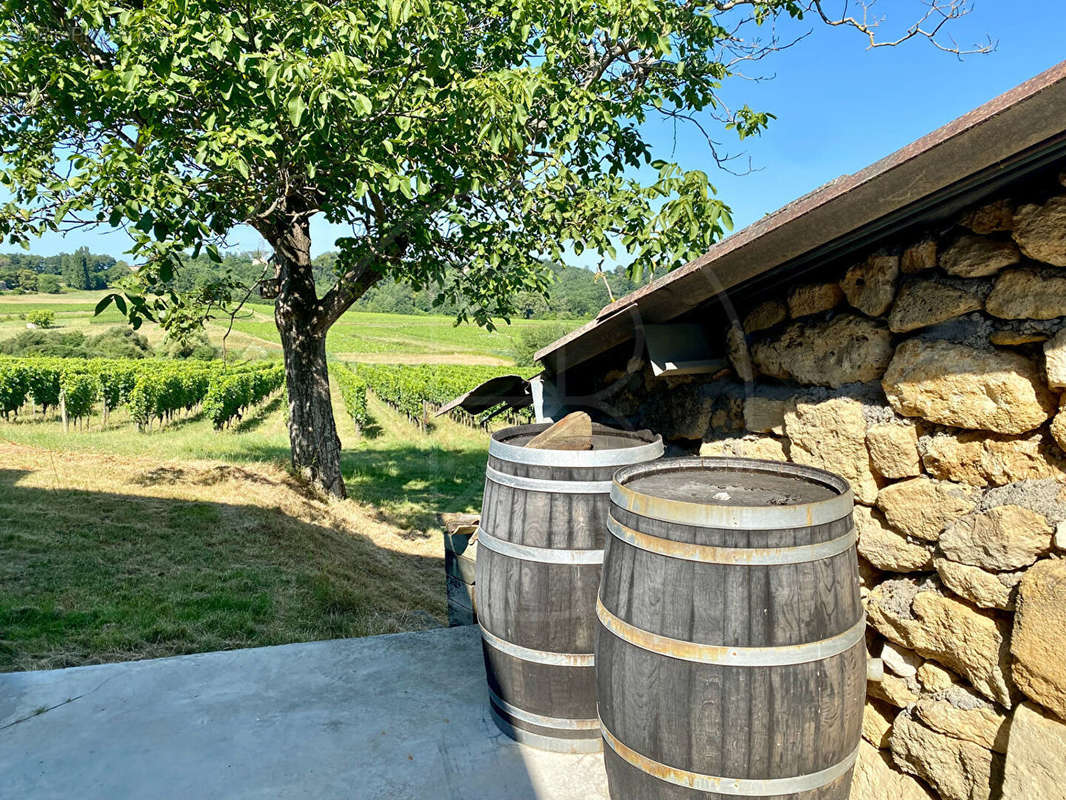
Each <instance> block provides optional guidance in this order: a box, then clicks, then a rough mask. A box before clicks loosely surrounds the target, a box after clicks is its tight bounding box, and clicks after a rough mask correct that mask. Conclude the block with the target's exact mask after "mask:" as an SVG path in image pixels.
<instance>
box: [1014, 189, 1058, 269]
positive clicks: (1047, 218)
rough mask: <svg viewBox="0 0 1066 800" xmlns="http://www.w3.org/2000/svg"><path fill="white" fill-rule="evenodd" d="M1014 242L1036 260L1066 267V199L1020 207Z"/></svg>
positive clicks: (1015, 216)
mask: <svg viewBox="0 0 1066 800" xmlns="http://www.w3.org/2000/svg"><path fill="white" fill-rule="evenodd" d="M1014 241H1016V242H1017V243H1018V246H1019V247H1021V249H1022V252H1023V253H1025V254H1026V255H1027V256H1029V258H1031V259H1033V260H1034V261H1043V262H1044V263H1045V264H1053V265H1054V266H1056V267H1066V197H1052V198H1051V199H1050V200H1048V201H1047V202H1046V203H1044V205H1042V206H1038V205H1024V206H1022V207H1021V208H1019V209H1018V211H1017V212H1016V213H1015V215H1014Z"/></svg>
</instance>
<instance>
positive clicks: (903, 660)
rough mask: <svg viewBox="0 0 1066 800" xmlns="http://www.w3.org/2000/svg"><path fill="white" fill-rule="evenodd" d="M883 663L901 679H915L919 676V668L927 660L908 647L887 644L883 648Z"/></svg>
mask: <svg viewBox="0 0 1066 800" xmlns="http://www.w3.org/2000/svg"><path fill="white" fill-rule="evenodd" d="M881 661H882V663H884V665H885V667H887V668H888V669H889V670H891V671H892V673H893V674H895V675H899V677H901V678H913V677H915V676H916V675H917V674H918V667H920V666H921V665H922V664H923V663H924V662H925V659H924V658H922V657H921V656H920V655H918V654H917V653H915V652H914V651H913V650H908V649H907V648H906V647H900V646H899V645H898V644H893V643H892V642H885V643H884V644H883V645H882V646H881Z"/></svg>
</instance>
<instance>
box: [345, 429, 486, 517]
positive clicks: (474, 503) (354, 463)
mask: <svg viewBox="0 0 1066 800" xmlns="http://www.w3.org/2000/svg"><path fill="white" fill-rule="evenodd" d="M485 460H486V454H485V453H483V452H480V451H464V450H450V449H446V448H443V447H428V448H425V447H414V446H409V447H396V448H390V449H388V450H354V451H353V450H347V451H345V452H344V453H343V454H342V456H341V469H342V472H343V474H344V479H345V484H346V485H347V487H348V495H349V497H351V498H352V499H354V500H358V501H359V502H361V503H366V504H368V505H371V506H374V507H375V508H376V509H377V515H378V518H379V519H381V520H382V521H384V522H387V523H389V524H392V525H396V526H398V527H401V528H404V529H406V530H412V531H415V530H417V531H425V530H426V529H428V528H436V527H439V526H440V514H441V513H442V512H449V511H477V510H478V509H479V508H480V507H481V495H482V491H483V489H484V483H485Z"/></svg>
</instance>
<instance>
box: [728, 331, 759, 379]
mask: <svg viewBox="0 0 1066 800" xmlns="http://www.w3.org/2000/svg"><path fill="white" fill-rule="evenodd" d="M725 343H726V354H727V356H728V357H729V363H730V364H732V365H733V370H734V371H735V372H736V373H737V377H738V378H740V379H741V380H742V381H753V380H755V368H754V367H753V366H752V363H751V352H750V351H749V349H748V337H747V336H745V335H744V329H743V328H741V327H740V324H739V323H738V322H734V323H733V324H732V325H730V326H729V330H728V331H726V335H725Z"/></svg>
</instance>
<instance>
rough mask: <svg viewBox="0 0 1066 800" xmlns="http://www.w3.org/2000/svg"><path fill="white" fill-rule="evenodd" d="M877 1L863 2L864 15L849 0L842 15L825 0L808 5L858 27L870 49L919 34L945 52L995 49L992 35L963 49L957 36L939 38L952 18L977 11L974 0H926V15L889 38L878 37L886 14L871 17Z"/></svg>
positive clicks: (833, 22) (830, 19)
mask: <svg viewBox="0 0 1066 800" xmlns="http://www.w3.org/2000/svg"><path fill="white" fill-rule="evenodd" d="M874 2H876V0H870V2H860V6H861V8H862V14H861V19H859V18H856V17H854V16H850V15H849V14H848V3H847V2H845V3H844V10H843V11H842V12H841V14H840V16H836V15H832V14H829V13H827V12H826V10H825V2H824V0H811V4H810V6H809V7H808V9H809V10H813V11H816V12H817V13H818V16H820V17H821V18H822V22H824V23H825V24H826V25H829V26H831V27H845V28H852V29H854V30H857V31H858V32H859V33H861V34H863V35H864V36H865V37H866V38H867V41H868V42H869V44H868V48H870V49H873V48H876V47H898V46H899V45H901V44H903V43H904V42H907V41H910V40H911V39H914V38H916V37H921V38H925V39H927V40H929V42H930V44H932V45H933V46H934V47H936V48H937V49H938V50H943V51H944V52H945V53H953V54H954V55H957V56H959V57H960V58H961V57H962V56H964V55H978V54H983V53H991V52H992V51H993V50H995V49H996V42H994V41H992V39H991V38H989V39H988V43H987V44H983V45H975V46H974V47H973V48H972V49H970V50H963V49H961V48H960V47H959V46H958V45H957V44H956V43H955V41H954V40H951V44H950V45H948V44H944V43H943V42H941V41H939V40H938V39H937V37H938V36H939V35H940V32H941V30H943V28H944V26H945V25H947V24H948V23H949V22H951V21H952V20H956V19H960V18H962V17H965V16H967V15H968V14H970V12H971V11H973V4H972V0H927V1H926V2H925V3H924V4H925V5H926V6H928V10H927V11H926V12H925V14H923V15H922V17H921V19H919V20H918V21H917V22H915V23H914V24H913V25H911V26H910V27H909V28H907V30H906V31H905V32H904V33H902V34H900V35H899V36H897V37H896V38H895V39H885V40H878V38H877V28H878V27H879V26H880V24H881V23H882V22H883V21H884V18H883V17H881V18H877V19H871V17H870V12H871V9H872V8H873V5H874ZM926 23H930V25H929V26H926ZM923 26H924V27H923Z"/></svg>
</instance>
